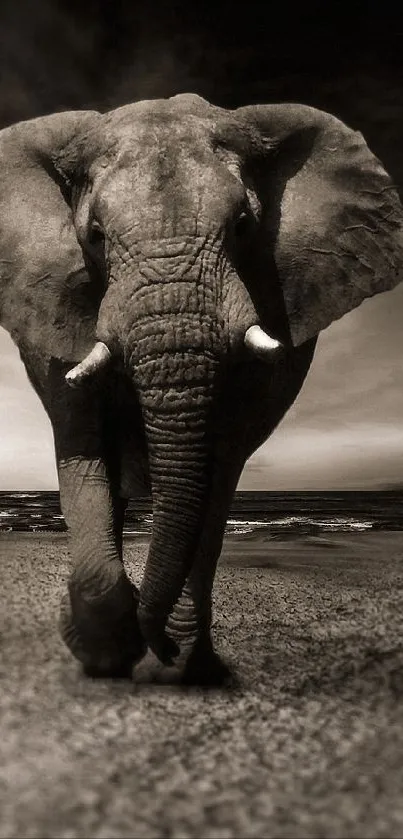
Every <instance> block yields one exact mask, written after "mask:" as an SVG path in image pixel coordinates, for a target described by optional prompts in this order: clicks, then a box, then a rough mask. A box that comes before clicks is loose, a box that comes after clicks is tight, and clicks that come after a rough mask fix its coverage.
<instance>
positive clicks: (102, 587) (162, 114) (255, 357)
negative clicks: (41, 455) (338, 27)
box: [0, 93, 403, 684]
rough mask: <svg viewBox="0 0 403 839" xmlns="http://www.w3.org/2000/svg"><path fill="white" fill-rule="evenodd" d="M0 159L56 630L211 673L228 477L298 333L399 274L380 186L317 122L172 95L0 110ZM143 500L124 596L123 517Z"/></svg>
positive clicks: (330, 123) (334, 132) (261, 418)
mask: <svg viewBox="0 0 403 839" xmlns="http://www.w3.org/2000/svg"><path fill="white" fill-rule="evenodd" d="M0 167H1V168H0V171H1V176H0V230H1V236H0V243H1V244H0V278H1V279H0V322H1V324H2V325H3V327H4V328H5V329H6V330H7V331H8V332H9V334H10V335H11V337H12V339H13V341H14V342H15V344H16V345H17V347H18V349H19V352H20V356H21V359H22V361H23V363H24V365H25V368H26V371H27V374H28V378H29V380H30V382H31V384H32V385H33V387H34V388H35V390H36V392H37V394H38V395H39V398H40V400H41V402H42V404H43V406H44V408H45V410H46V412H47V414H48V416H49V418H50V422H51V425H52V429H53V435H54V445H55V456H56V463H57V470H58V480H59V488H60V502H61V508H62V512H63V515H64V517H65V520H66V524H67V528H68V532H69V546H70V554H71V562H72V566H71V570H70V572H69V573H70V576H69V579H68V584H67V589H66V591H65V592H64V594H63V597H62V602H61V609H60V618H59V630H60V633H61V636H62V639H63V641H64V642H65V644H66V645H67V646H68V648H69V650H70V651H71V653H72V654H73V656H74V657H75V658H76V659H77V660H78V662H80V666H81V668H82V669H83V671H84V673H86V674H87V675H90V676H94V677H101V678H106V677H123V678H124V677H128V678H135V674H136V672H137V671H139V672H140V671H141V668H142V666H143V667H144V666H145V665H144V662H145V661H148V662H149V663H150V662H151V663H152V662H154V664H155V667H156V668H157V670H158V668H159V671H160V673H163V674H165V676H164V678H165V677H166V679H167V681H169V680H170V678H171V675H172V679H173V678H174V675H173V674H175V679H177V680H178V681H180V682H182V683H184V684H186V683H192V684H194V683H196V684H210V683H220V680H223V679H225V678H227V676H228V668H227V666H226V664H225V663H224V661H223V660H222V659H221V657H220V655H219V653H218V652H217V651H216V649H215V646H214V644H213V641H212V634H211V623H212V594H213V584H214V577H215V572H216V567H217V562H218V560H219V557H220V553H221V548H222V542H223V536H224V532H225V526H226V522H227V519H228V515H229V510H230V505H231V502H232V499H233V496H234V493H235V490H236V487H237V485H238V481H239V478H240V475H241V473H242V470H243V468H244V465H245V463H246V461H247V459H248V458H249V457H250V456H251V454H252V453H253V452H254V451H255V450H256V449H257V448H258V447H259V446H260V445H261V444H262V443H263V442H264V441H265V440H266V439H267V438H268V437H269V436H270V434H271V433H272V432H273V430H274V429H275V427H276V426H277V425H278V423H279V422H280V421H281V420H282V418H283V416H284V414H285V413H286V411H287V410H288V409H289V407H290V406H291V405H292V403H293V402H294V400H295V399H296V397H297V395H298V393H299V391H300V389H301V387H302V385H303V382H304V380H305V377H306V375H307V373H308V370H309V367H310V364H311V362H312V359H313V355H314V351H315V345H316V341H317V337H318V334H319V333H320V331H321V330H323V329H325V328H326V327H327V326H328V325H329V324H330V323H332V321H334V320H336V319H338V318H340V317H342V316H343V315H344V314H345V313H347V312H349V311H350V310H352V309H353V308H355V307H357V306H358V305H359V304H360V303H361V302H362V301H363V300H364V299H365V298H367V297H371V296H373V295H375V294H378V293H380V292H385V291H387V290H388V289H392V288H393V287H394V286H396V285H397V284H398V283H399V282H400V281H401V279H402V275H401V266H402V263H403V247H402V245H403V238H402V220H403V215H402V207H401V204H400V201H399V197H398V193H397V191H396V189H395V188H394V186H393V184H392V182H391V179H390V177H389V175H388V173H387V172H386V171H385V169H384V167H383V165H382V164H381V162H380V161H379V160H378V159H377V157H376V156H375V155H374V154H373V153H372V152H371V151H370V149H369V148H368V146H367V144H366V142H365V140H364V138H363V136H362V134H361V133H359V132H357V131H355V130H353V129H352V128H350V127H348V126H346V125H345V124H344V123H343V122H342V121H341V120H340V119H338V118H337V117H336V116H334V115H332V114H329V113H326V112H325V111H321V110H318V109H315V108H313V107H311V106H308V105H302V104H293V103H282V104H262V105H260V104H257V105H253V104H252V105H243V106H241V107H237V108H234V109H232V110H230V109H225V108H222V107H219V106H216V105H213V104H211V103H209V102H207V101H206V100H204V99H203V98H201V97H200V96H198V95H197V94H193V93H189V94H180V95H175V96H172V97H170V98H166V99H152V100H147V101H138V102H135V103H132V104H126V105H122V106H120V107H117V108H115V109H113V110H109V111H106V112H98V111H85V110H82V111H80V110H79V111H67V112H61V113H54V114H51V115H46V116H40V117H37V118H34V119H31V120H27V121H25V122H20V123H17V124H14V125H11V126H8V127H6V128H4V129H3V130H2V131H1V132H0ZM347 374H348V373H347V371H346V375H347ZM145 494H150V495H151V498H152V509H153V525H152V534H151V538H150V545H149V550H148V556H147V560H146V565H145V569H144V573H143V578H142V581H141V584H140V586H139V588H137V587H136V586H134V584H133V583H132V582H131V581H130V579H129V576H128V574H127V573H126V570H125V567H124V561H123V538H122V532H123V524H124V514H125V509H126V506H127V502H128V499H129V498H135V497H138V496H140V495H145ZM151 672H152V665H151V664H150V673H151ZM170 674H171V675H170ZM150 678H151V676H150Z"/></svg>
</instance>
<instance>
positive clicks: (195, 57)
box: [0, 0, 403, 490]
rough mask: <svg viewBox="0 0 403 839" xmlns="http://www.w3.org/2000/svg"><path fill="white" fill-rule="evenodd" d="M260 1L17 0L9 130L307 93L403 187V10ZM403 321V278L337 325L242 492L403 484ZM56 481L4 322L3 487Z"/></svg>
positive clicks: (9, 63)
mask: <svg viewBox="0 0 403 839" xmlns="http://www.w3.org/2000/svg"><path fill="white" fill-rule="evenodd" d="M253 5H254V4H253V2H251V4H249V6H248V9H250V10H251V11H252V12H253V14H248V15H243V16H242V19H240V18H236V16H234V15H233V11H232V12H231V11H229V10H231V9H233V5H232V4H226V3H222V8H221V5H220V4H218V5H215V6H214V16H210V17H209V15H208V14H205V15H203V16H202V17H203V19H202V17H201V16H200V15H197V14H196V12H197V8H196V6H195V4H191V3H178V2H172V3H170V4H159V3H157V2H152V3H151V2H150V3H149V4H144V6H143V4H133V2H132V0H121V2H120V3H119V4H111V3H110V2H107V0H97V2H96V0H88V2H87V3H86V4H84V5H83V4H82V3H80V2H79V0H37V2H36V3H35V4H31V3H30V2H29V0H20V2H19V3H18V4H16V3H15V2H14V0H3V3H2V5H1V9H0V128H1V127H3V126H5V125H8V124H10V123H11V122H15V121H17V120H20V119H27V118H30V117H33V116H36V115H38V114H43V113H49V112H52V111H55V110H64V109H69V108H91V107H95V108H101V109H106V108H109V107H114V106H116V105H118V104H123V103H124V102H129V101H133V100H135V99H138V98H147V97H155V96H167V95H172V94H175V93H178V92H183V91H186V90H187V91H194V92H197V93H200V94H201V95H203V96H205V97H206V98H209V99H210V100H211V101H213V102H214V103H215V104H218V105H220V104H221V105H223V106H225V107H237V106H238V105H243V104H247V103H248V102H270V101H299V102H305V103H307V104H312V105H314V106H316V107H321V108H324V109H325V110H330V111H332V112H333V113H335V114H336V115H338V116H339V117H341V118H342V119H344V120H345V121H346V122H347V123H348V124H350V125H351V126H352V127H354V128H357V129H359V130H361V131H363V133H364V134H365V137H366V139H367V141H368V143H369V145H370V147H371V148H372V150H373V151H374V152H375V153H376V154H378V156H379V157H380V158H381V160H382V161H383V162H384V164H385V166H386V168H387V169H388V170H389V172H390V173H391V175H392V177H393V178H394V180H395V182H396V183H397V185H398V187H399V188H400V189H401V190H402V188H403V158H402V154H401V149H402V147H403V64H402V60H401V47H400V41H399V37H398V35H399V27H398V26H397V21H395V23H394V21H393V19H392V17H391V15H393V13H392V12H391V11H389V9H387V7H386V6H384V4H382V14H381V13H380V6H379V3H372V2H367V3H365V4H364V7H365V8H364V7H363V8H361V5H360V4H359V3H358V4H357V5H356V6H354V8H353V7H351V9H350V11H349V15H348V21H347V22H346V20H345V19H343V16H342V13H341V12H339V13H338V12H337V11H333V10H331V9H330V7H328V6H327V4H321V3H319V2H307V3H306V4H304V5H303V6H302V5H301V7H300V8H299V9H298V10H296V9H295V6H293V9H292V13H291V7H290V8H288V6H287V3H286V2H285V3H282V4H280V6H278V8H277V12H276V18H275V19H274V18H273V15H272V13H271V11H270V8H271V4H262V3H259V4H256V7H255V8H254V9H253V8H252V7H253ZM323 6H325V7H326V8H325V10H323ZM206 8H207V6H206ZM338 8H341V5H340V7H339V6H338ZM265 10H266V11H265ZM322 12H323V15H322ZM325 12H326V15H325ZM321 15H322V17H321ZM331 15H333V17H331ZM346 23H348V25H346ZM401 194H402V192H401ZM402 325H403V284H401V285H400V286H398V287H397V288H396V289H395V290H394V291H392V292H388V293H387V294H384V295H380V296H378V297H377V298H374V299H373V300H370V301H367V302H366V303H364V304H362V306H361V307H360V308H359V309H357V310H356V311H355V312H352V313H350V314H349V315H347V316H345V317H344V318H342V319H341V320H340V321H338V322H336V323H334V324H333V325H332V326H331V327H329V329H327V330H326V331H325V332H323V333H322V335H321V336H320V339H319V344H318V347H317V350H316V354H315V358H314V362H313V364H312V367H311V370H310V372H309V374H308V377H307V379H306V382H305V384H304V387H303V389H302V391H301V393H300V396H299V397H298V399H297V401H296V403H295V404H294V406H293V407H292V409H291V410H290V412H289V413H288V415H287V416H286V418H285V419H284V420H283V422H282V423H281V425H280V426H279V428H278V429H277V430H276V431H275V433H274V434H273V436H272V438H271V439H270V440H269V441H268V442H267V443H266V444H265V445H264V446H263V447H262V448H261V449H260V450H259V451H258V452H257V453H255V455H254V456H253V457H252V458H251V460H250V461H249V463H248V464H247V466H246V468H245V470H244V473H243V476H242V479H241V483H240V487H239V488H241V489H290V490H292V489H294V490H299V489H312V490H314V489H332V488H344V489H353V488H363V489H377V488H388V487H391V486H395V485H398V484H400V485H403V386H402V384H403V374H402V360H403V333H402ZM56 486H57V480H56V471H55V465H54V457H53V442H52V433H51V428H50V424H49V421H48V420H47V418H46V415H45V412H44V410H43V408H42V407H41V405H40V403H39V400H38V398H37V397H36V395H35V393H34V392H33V390H32V388H31V386H30V385H29V384H28V381H27V378H26V375H25V372H24V369H23V367H22V364H21V362H20V360H19V356H18V352H17V350H16V348H15V347H14V345H13V344H12V342H11V340H10V338H9V337H8V336H7V335H6V333H5V332H4V331H3V330H0V489H9V488H18V489H22V488H27V489H33V488H39V489H48V488H49V489H50V488H56Z"/></svg>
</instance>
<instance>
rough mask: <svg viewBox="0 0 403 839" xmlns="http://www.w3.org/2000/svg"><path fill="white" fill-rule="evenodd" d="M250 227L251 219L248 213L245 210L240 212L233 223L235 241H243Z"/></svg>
mask: <svg viewBox="0 0 403 839" xmlns="http://www.w3.org/2000/svg"><path fill="white" fill-rule="evenodd" d="M251 226H252V218H251V215H250V213H248V212H247V211H246V210H242V212H241V213H239V216H238V218H237V219H236V221H235V228H234V230H235V236H236V238H237V239H244V238H245V236H247V234H248V233H249V231H250V229H251Z"/></svg>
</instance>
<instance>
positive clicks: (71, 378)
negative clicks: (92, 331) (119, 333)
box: [66, 341, 112, 387]
mask: <svg viewBox="0 0 403 839" xmlns="http://www.w3.org/2000/svg"><path fill="white" fill-rule="evenodd" d="M111 358H112V356H111V354H110V352H109V350H108V347H107V346H106V344H104V343H103V342H102V341H97V343H96V344H95V346H94V347H93V348H92V350H91V352H90V353H88V355H87V356H86V357H85V358H84V359H83V360H82V361H80V363H79V364H77V365H76V366H75V367H73V369H72V370H69V372H68V373H66V382H67V384H68V385H70V387H77V386H78V385H81V384H82V382H84V381H85V379H88V378H89V377H90V376H93V375H94V373H97V372H98V371H99V370H102V369H103V368H104V367H106V365H107V364H109V362H110V360H111Z"/></svg>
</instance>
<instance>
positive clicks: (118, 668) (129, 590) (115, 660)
mask: <svg viewBox="0 0 403 839" xmlns="http://www.w3.org/2000/svg"><path fill="white" fill-rule="evenodd" d="M59 481H60V497H61V506H62V511H63V514H64V516H65V519H66V522H67V525H68V529H69V533H70V549H71V554H72V559H73V570H72V573H71V575H70V579H69V581H68V593H67V594H66V595H65V597H64V598H63V601H62V606H61V614H60V631H61V635H62V638H63V640H64V641H65V643H66V644H67V646H68V647H69V649H70V650H71V652H72V653H73V655H74V656H75V657H76V658H77V659H78V660H79V661H81V663H82V664H83V665H84V671H85V672H86V674H87V675H91V676H128V677H131V671H132V667H133V663H134V662H135V661H136V660H137V659H138V658H139V657H140V656H141V655H142V653H143V651H144V647H143V644H142V641H141V637H140V632H139V628H138V623H137V601H138V596H137V595H138V593H137V590H136V589H135V587H134V586H133V585H132V583H131V582H130V581H129V579H128V577H127V575H126V573H125V570H124V567H123V562H122V550H121V544H122V526H123V512H124V507H123V502H122V501H121V499H119V498H116V497H115V498H114V497H113V496H112V494H111V490H110V486H109V480H108V477H107V474H106V467H105V464H104V463H103V461H102V460H100V459H95V460H86V461H85V460H82V459H81V458H80V459H78V460H68V461H60V463H59Z"/></svg>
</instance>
